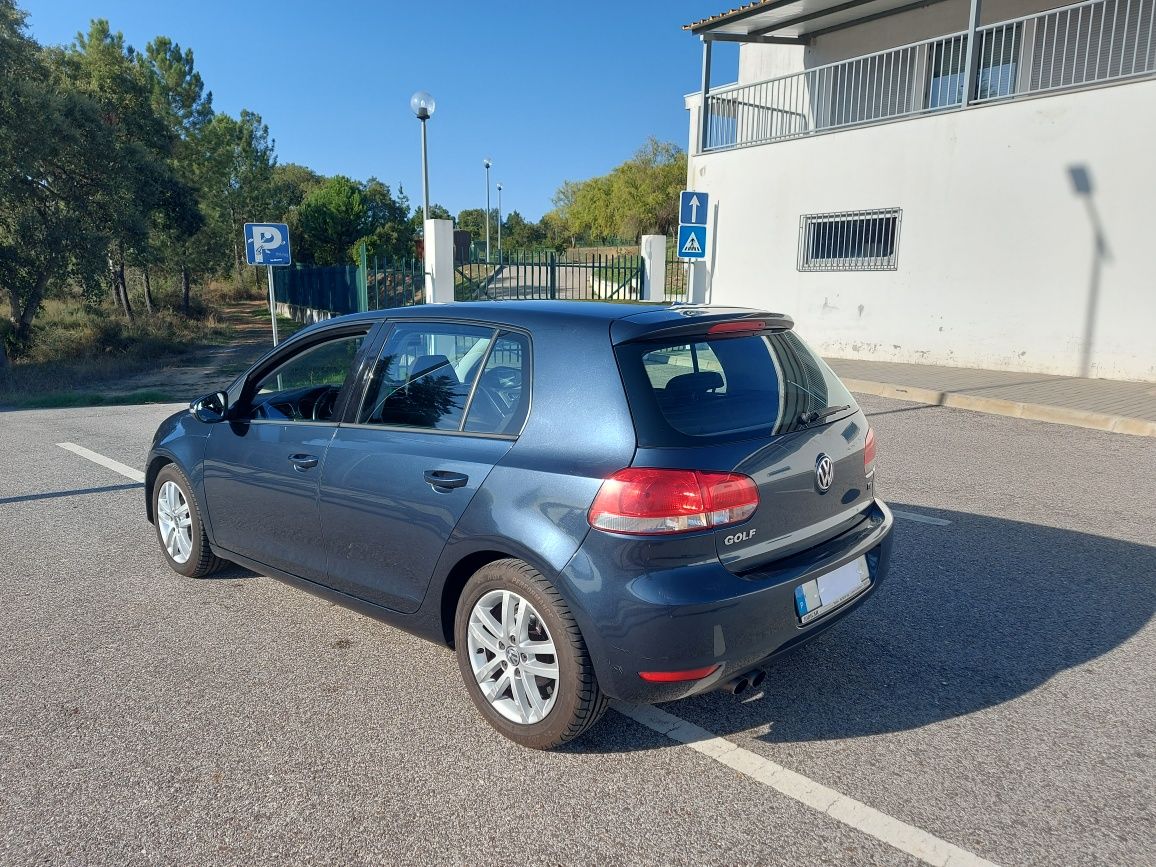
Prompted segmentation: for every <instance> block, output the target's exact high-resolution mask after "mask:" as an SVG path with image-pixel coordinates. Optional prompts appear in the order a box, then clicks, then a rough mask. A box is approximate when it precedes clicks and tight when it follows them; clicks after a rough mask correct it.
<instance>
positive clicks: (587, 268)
mask: <svg viewBox="0 0 1156 867" xmlns="http://www.w3.org/2000/svg"><path fill="white" fill-rule="evenodd" d="M454 270H455V275H454V297H455V298H456V299H457V300H458V301H475V300H476V301H485V300H487V299H489V300H497V299H514V298H542V299H560V300H566V301H592V300H605V301H637V300H638V299H639V298H640V297H641V293H642V276H643V269H642V257H641V256H639V255H638V254H637V253H635V254H625V253H624V254H618V253H613V254H605V255H604V254H598V253H586V254H580V255H571V254H561V253H556V252H554V251H553V250H533V251H523V250H503V251H502V252H501V253H500V254H499V253H497V252H496V251H495V252H494V253H493V255H492V258H491V260H490V261H489V262H487V261H486V260H485V257H484V256H482V257H480V258H479V257H477V256H476V255H475V256H471V258H470V260H469V261H465V262H462V261H458V262H455V263H454Z"/></svg>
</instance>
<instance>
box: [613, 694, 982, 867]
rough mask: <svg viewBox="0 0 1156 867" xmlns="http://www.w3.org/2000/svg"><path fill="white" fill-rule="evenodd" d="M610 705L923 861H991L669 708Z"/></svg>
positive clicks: (951, 865) (975, 866) (959, 865)
mask: <svg viewBox="0 0 1156 867" xmlns="http://www.w3.org/2000/svg"><path fill="white" fill-rule="evenodd" d="M611 706H612V707H613V708H614V709H615V710H617V711H618V712H619V713H621V714H623V715H625V716H628V717H630V718H631V719H632V720H634V721H635V722H638V723H641V724H642V725H644V726H646V727H647V728H648V729H651V730H652V731H656V732H658V733H659V734H662V735H666V736H667V737H668V738H670V739H671V740H673V741H678V742H679V743H681V744H685V745H686V746H688V747H690V748H691V749H692V750H695V751H696V752H699V753H702V754H703V755H704V756H708V757H710V758H712V759H714V760H715V761H716V762H721V763H722V764H724V765H726V766H727V767H729V768H733V769H734V770H736V771H738V772H739V773H740V774H743V775H744V776H747V777H750V778H751V779H752V780H754V781H755V782H758V783H762V784H763V785H764V786H769V787H770V788H772V789H774V790H775V791H776V792H779V793H781V794H783V795H786V796H787V797H788V798H793V799H794V800H796V801H798V802H799V803H801V804H806V805H807V806H808V807H811V808H812V809H814V810H818V811H819V812H820V813H826V814H827V815H828V816H830V817H831V818H832V819H835V820H836V821H838V822H842V823H843V824H844V825H848V826H849V827H851V828H855V829H857V830H859V831H862V832H863V833H864V834H868V835H870V836H872V837H874V838H875V839H876V840H879V841H881V842H883V843H886V844H887V845H888V846H894V847H895V848H896V849H898V850H899V851H901V852H906V853H907V854H908V855H913V856H915V857H916V858H918V859H919V860H921V861H923V862H925V863H927V864H934V865H936V867H995V865H994V864H993V863H992V862H991V861H987V860H985V859H983V858H980V857H979V856H978V855H975V854H973V853H971V852H968V851H967V850H966V849H961V848H960V847H959V846H956V845H955V844H954V843H948V842H947V841H946V840H941V839H939V838H938V837H936V836H934V835H933V834H928V833H927V832H926V831H924V830H922V829H920V828H916V827H915V826H914V825H908V824H907V823H906V822H902V821H900V820H899V819H896V818H894V817H893V816H888V815H887V814H886V813H881V812H879V811H878V810H876V809H875V808H874V807H868V806H867V805H866V804H863V803H861V802H859V801H856V800H855V799H853V798H848V797H847V796H846V795H843V794H840V793H839V792H836V791H835V790H834V789H829V788H827V787H826V786H824V785H822V784H821V783H816V782H815V781H814V780H811V779H809V778H807V777H804V776H803V775H802V774H797V773H795V772H794V771H792V770H789V769H788V768H784V767H783V766H782V765H779V764H776V763H775V762H772V761H770V760H769V759H764V758H763V757H762V756H760V755H758V754H757V753H752V752H751V751H750V750H746V749H743V748H742V747H740V746H738V745H737V744H733V743H731V742H730V741H728V740H727V739H726V738H720V737H718V736H717V735H716V734H714V733H713V732H709V731H707V730H706V729H703V728H699V727H698V726H696V725H694V724H693V723H689V722H687V721H686V720H684V719H681V718H680V717H677V716H675V715H674V714H670V713H667V712H666V711H664V710H661V709H659V708H657V707H650V706H647V705H637V704H624V703H622V702H614V703H613V704H612V705H611Z"/></svg>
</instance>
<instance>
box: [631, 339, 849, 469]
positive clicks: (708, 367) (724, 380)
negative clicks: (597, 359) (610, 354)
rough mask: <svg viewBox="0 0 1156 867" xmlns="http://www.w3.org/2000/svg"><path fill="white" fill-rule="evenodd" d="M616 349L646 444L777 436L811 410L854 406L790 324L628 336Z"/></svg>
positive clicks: (796, 426)
mask: <svg viewBox="0 0 1156 867" xmlns="http://www.w3.org/2000/svg"><path fill="white" fill-rule="evenodd" d="M616 352H617V354H618V361H619V366H620V368H621V370H622V375H623V379H624V381H625V383H626V391H627V397H628V398H629V400H630V407H631V412H632V413H633V414H634V419H635V426H636V428H637V429H638V436H639V441H640V443H641V444H642V445H647V446H673V445H687V444H693V443H694V442H701V441H702V440H703V439H708V440H710V441H725V440H739V439H749V438H752V437H758V436H774V435H777V434H783V433H789V432H791V431H793V430H798V429H799V428H801V427H804V426H805V421H804V418H803V417H804V416H805V414H807V413H811V412H821V411H823V410H825V409H827V408H829V407H838V406H847V407H850V408H852V409H854V408H855V401H854V400H853V399H852V397H851V394H850V392H848V391H847V389H846V387H845V386H844V385H843V383H841V382H840V381H839V378H838V377H837V376H835V374H834V372H833V371H832V370H831V369H830V368H829V367H828V366H827V365H826V364H825V363H824V362H823V360H822V359H821V358H819V356H818V355H816V354H815V352H814V351H813V350H811V348H810V347H808V346H807V345H806V344H805V343H804V342H803V341H802V339H801V338H800V337H799V336H798V335H796V334H795V333H794V332H791V331H784V332H776V333H771V334H759V335H746V336H740V337H720V338H706V337H703V338H689V339H687V338H683V339H682V340H681V341H680V342H662V343H653V342H639V343H627V344H622V345H620V346H618V347H617V349H616ZM841 414H845V413H839V414H833V415H832V416H830V418H831V419H834V418H838V417H839V415H841Z"/></svg>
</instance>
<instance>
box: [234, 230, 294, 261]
mask: <svg viewBox="0 0 1156 867" xmlns="http://www.w3.org/2000/svg"><path fill="white" fill-rule="evenodd" d="M245 261H246V262H248V263H249V264H250V265H288V264H290V263H292V261H293V257H292V255H291V254H290V252H289V227H288V226H287V225H285V224H284V223H246V224H245Z"/></svg>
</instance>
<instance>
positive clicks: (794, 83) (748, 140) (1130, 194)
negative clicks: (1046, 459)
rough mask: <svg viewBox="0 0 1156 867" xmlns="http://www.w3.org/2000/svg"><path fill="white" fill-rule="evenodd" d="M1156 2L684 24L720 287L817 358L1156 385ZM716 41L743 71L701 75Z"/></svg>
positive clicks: (820, 8) (828, 3)
mask: <svg viewBox="0 0 1156 867" xmlns="http://www.w3.org/2000/svg"><path fill="white" fill-rule="evenodd" d="M1154 12H1156V0H1090V2H1084V3H1078V4H1075V5H1059V4H1058V3H1057V2H1055V0H984V2H983V4H982V7H981V6H980V3H979V0H923V2H915V3H913V2H911V0H761V2H754V3H751V4H749V5H747V6H743V7H741V8H739V9H735V10H732V11H730V12H725V13H723V14H721V15H716V16H714V17H712V18H708V19H705V20H703V21H699V22H697V23H695V24H692V25H688V29H689V30H691V31H692V32H693V33H695V34H697V35H699V36H701V37H702V39H703V72H704V75H703V81H704V86H703V92H702V93H695V94H692V95H690V96H689V97H687V107H688V109H690V118H691V137H690V138H691V147H690V160H689V170H688V172H689V184H690V187H691V188H693V189H697V190H700V191H706V192H709V193H710V194H711V203H712V208H713V210H714V213H713V214H712V215H711V220H712V222H711V226H710V229H711V238H712V241H713V243H712V245H711V250H710V257H709V259H708V260H707V262H706V264H705V269H706V275H707V279H708V281H709V286H710V298H711V300H712V301H714V302H716V303H734V304H742V305H749V306H760V307H769V308H772V309H775V310H782V311H783V312H787V313H790V314H792V315H793V316H795V318H796V320H797V322H798V323H799V326H800V329H801V330H802V331H803V333H804V334H805V335H806V336H807V337H808V339H809V340H811V341H812V343H815V344H817V345H818V348H819V349H820V350H821V351H822V352H824V353H825V354H827V355H830V356H839V357H847V358H871V359H878V360H883V361H910V362H926V363H935V364H947V365H959V366H971V367H985V368H998V369H1008V370H1024V371H1038V372H1044V373H1059V374H1068V375H1084V376H1096V377H1107V378H1116V379H1139V380H1156V217H1154V214H1156V28H1154V18H1156V15H1154ZM719 41H726V42H739V43H741V46H740V53H739V58H740V59H739V80H738V82H737V83H736V84H733V85H729V86H726V87H721V88H708V87H707V86H706V83H707V82H709V81H710V64H711V46H712V45H713V44H714V43H715V42H719ZM704 101H705V110H703V109H702V106H703V104H704Z"/></svg>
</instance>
